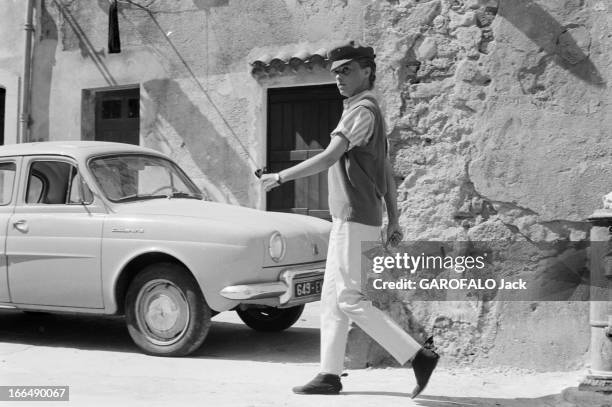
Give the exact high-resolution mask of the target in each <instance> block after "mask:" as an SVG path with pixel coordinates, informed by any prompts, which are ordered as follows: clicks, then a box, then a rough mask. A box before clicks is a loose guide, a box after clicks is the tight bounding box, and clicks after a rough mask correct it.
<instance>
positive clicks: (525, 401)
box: [342, 391, 577, 407]
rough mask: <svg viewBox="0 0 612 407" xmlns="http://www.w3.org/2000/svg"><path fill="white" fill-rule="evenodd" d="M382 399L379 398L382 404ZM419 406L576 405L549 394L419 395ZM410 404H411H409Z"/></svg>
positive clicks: (377, 393)
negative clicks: (507, 397)
mask: <svg viewBox="0 0 612 407" xmlns="http://www.w3.org/2000/svg"><path fill="white" fill-rule="evenodd" d="M342 395H343V396H377V397H385V396H386V397H406V398H409V397H410V393H398V392H384V391H347V392H342ZM383 401H384V399H381V404H383ZM413 403H414V405H417V406H420V407H577V406H575V405H574V404H571V403H567V402H564V401H562V397H561V395H560V394H559V395H549V396H544V397H538V398H533V399H529V398H517V399H504V398H489V397H442V396H426V395H425V396H420V397H419V398H417V399H415V400H414V402H413ZM410 405H412V404H410Z"/></svg>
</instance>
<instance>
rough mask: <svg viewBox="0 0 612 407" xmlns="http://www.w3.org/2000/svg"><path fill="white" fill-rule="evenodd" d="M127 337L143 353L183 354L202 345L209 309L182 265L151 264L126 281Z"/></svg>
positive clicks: (210, 315)
mask: <svg viewBox="0 0 612 407" xmlns="http://www.w3.org/2000/svg"><path fill="white" fill-rule="evenodd" d="M125 310H126V311H125V316H126V324H127V328H128V331H129V333H130V336H131V337H132V339H133V340H134V342H135V343H136V345H138V347H139V348H140V349H142V350H143V351H144V352H145V353H147V354H149V355H154V356H185V355H189V354H190V353H192V352H193V351H195V350H196V349H198V348H199V347H200V345H202V342H204V339H205V338H206V335H207V334H208V331H209V329H210V325H211V317H212V311H211V309H210V308H209V306H208V304H207V303H206V300H205V299H204V296H203V295H202V291H201V290H200V287H199V286H198V283H197V282H196V280H195V279H194V278H193V276H192V275H191V274H190V273H189V271H188V270H187V269H185V267H182V266H180V265H178V264H173V263H159V264H152V265H149V266H147V267H145V268H144V269H143V270H142V271H140V272H139V273H138V274H137V275H136V277H134V280H132V282H131V283H130V286H129V288H128V291H127V295H126V298H125Z"/></svg>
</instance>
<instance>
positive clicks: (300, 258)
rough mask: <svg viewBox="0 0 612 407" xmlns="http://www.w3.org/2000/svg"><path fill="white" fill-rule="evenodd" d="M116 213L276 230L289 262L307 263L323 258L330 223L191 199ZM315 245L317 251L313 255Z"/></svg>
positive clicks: (260, 233)
mask: <svg viewBox="0 0 612 407" xmlns="http://www.w3.org/2000/svg"><path fill="white" fill-rule="evenodd" d="M113 209H114V210H115V212H116V214H117V215H120V216H121V215H123V216H131V215H135V216H143V215H145V216H146V215H152V216H163V217H166V216H169V217H181V218H191V219H193V220H194V222H196V223H198V224H202V223H207V221H208V222H211V223H214V224H217V225H218V224H219V223H225V224H226V225H227V227H231V228H233V229H236V228H239V229H241V230H243V231H244V233H245V234H246V235H251V236H254V237H255V236H257V237H261V238H263V239H264V246H267V239H268V238H269V237H270V235H271V234H272V233H273V232H275V231H278V232H280V233H281V234H282V235H283V236H284V237H285V239H286V240H287V255H286V256H285V258H286V259H287V260H288V261H290V262H292V263H296V262H308V261H313V260H317V259H324V258H325V255H326V254H327V244H328V239H329V231H330V229H331V223H330V222H328V221H325V220H322V219H319V218H315V217H312V216H305V215H297V214H290V213H281V212H266V211H262V210H257V209H252V208H246V207H243V206H237V205H229V204H222V203H215V202H208V201H201V200H194V199H181V198H173V199H151V200H147V201H138V202H131V203H125V204H120V205H115V206H114V208H113ZM314 244H316V245H317V250H314V251H315V252H316V251H318V253H317V254H316V255H315V257H316V258H314V257H313V249H314V246H313V245H314Z"/></svg>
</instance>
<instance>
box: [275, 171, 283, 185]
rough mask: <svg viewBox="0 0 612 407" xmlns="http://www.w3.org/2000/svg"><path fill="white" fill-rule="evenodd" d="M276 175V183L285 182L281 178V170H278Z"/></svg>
mask: <svg viewBox="0 0 612 407" xmlns="http://www.w3.org/2000/svg"><path fill="white" fill-rule="evenodd" d="M274 175H276V183H277V184H278V185H280V184H282V183H283V181H282V180H281V176H280V173H279V172H277V173H275V174H274Z"/></svg>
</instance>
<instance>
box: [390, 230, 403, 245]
mask: <svg viewBox="0 0 612 407" xmlns="http://www.w3.org/2000/svg"><path fill="white" fill-rule="evenodd" d="M401 241H402V232H400V231H399V230H396V231H395V232H393V234H392V235H391V237H389V244H390V245H391V246H392V247H395V246H397V245H398V244H400V242H401Z"/></svg>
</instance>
